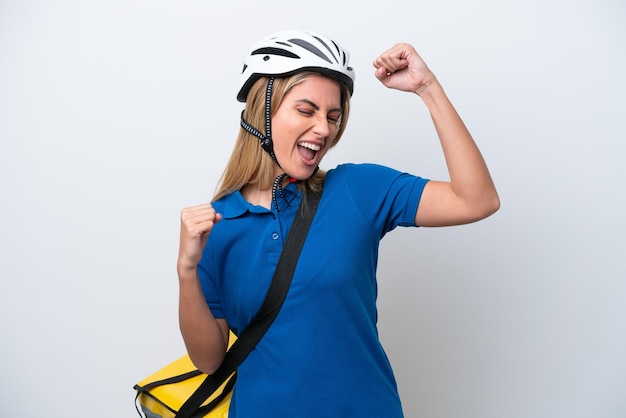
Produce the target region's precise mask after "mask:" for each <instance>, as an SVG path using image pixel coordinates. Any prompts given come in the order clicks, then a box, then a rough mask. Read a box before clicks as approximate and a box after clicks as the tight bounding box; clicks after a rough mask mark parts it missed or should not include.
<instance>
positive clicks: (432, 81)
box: [415, 73, 441, 98]
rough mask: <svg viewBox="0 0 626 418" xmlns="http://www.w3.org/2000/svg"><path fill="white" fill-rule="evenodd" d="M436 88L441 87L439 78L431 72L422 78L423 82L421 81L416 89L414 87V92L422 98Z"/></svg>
mask: <svg viewBox="0 0 626 418" xmlns="http://www.w3.org/2000/svg"><path fill="white" fill-rule="evenodd" d="M437 89H441V85H440V84H439V80H437V77H435V75H434V74H433V73H430V74H429V76H427V77H425V78H424V82H423V83H421V84H420V85H419V86H418V87H417V89H415V94H417V95H418V96H420V97H422V98H424V97H425V96H427V95H429V94H432V93H434V91H435V90H437Z"/></svg>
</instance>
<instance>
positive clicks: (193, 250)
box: [178, 203, 222, 272]
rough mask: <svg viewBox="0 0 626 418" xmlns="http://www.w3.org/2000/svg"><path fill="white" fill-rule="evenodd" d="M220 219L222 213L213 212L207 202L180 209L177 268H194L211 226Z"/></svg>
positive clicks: (200, 256) (211, 228) (200, 255)
mask: <svg viewBox="0 0 626 418" xmlns="http://www.w3.org/2000/svg"><path fill="white" fill-rule="evenodd" d="M221 220H222V215H221V214H219V213H217V212H215V209H213V206H211V204H209V203H207V204H204V205H199V206H193V207H190V208H185V209H183V210H182V212H181V215H180V248H179V252H178V269H179V272H180V270H181V269H183V270H193V269H196V268H197V266H198V263H199V262H200V259H201V258H202V252H203V251H204V247H205V246H206V242H207V240H208V238H209V234H210V233H211V231H212V230H213V226H215V224H216V223H218V222H219V221H221Z"/></svg>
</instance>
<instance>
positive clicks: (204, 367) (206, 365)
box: [191, 358, 223, 375]
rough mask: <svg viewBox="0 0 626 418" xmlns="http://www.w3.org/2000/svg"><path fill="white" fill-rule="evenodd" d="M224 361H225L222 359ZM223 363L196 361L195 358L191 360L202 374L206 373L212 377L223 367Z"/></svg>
mask: <svg viewBox="0 0 626 418" xmlns="http://www.w3.org/2000/svg"><path fill="white" fill-rule="evenodd" d="M222 361H223V359H222ZM222 361H220V362H216V361H196V360H194V359H193V358H192V359H191V362H192V363H193V365H194V366H196V368H197V369H198V370H200V371H201V372H202V373H206V374H208V375H211V374H213V373H215V372H216V371H217V369H219V368H220V366H221V365H222Z"/></svg>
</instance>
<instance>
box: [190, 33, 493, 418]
mask: <svg viewBox="0 0 626 418" xmlns="http://www.w3.org/2000/svg"><path fill="white" fill-rule="evenodd" d="M373 64H374V68H375V72H374V75H375V76H376V78H378V80H380V82H381V83H382V84H383V85H384V86H386V87H388V88H393V89H398V90H402V91H406V92H409V93H415V94H416V95H417V96H419V97H421V99H422V101H423V102H424V103H425V105H426V106H427V108H428V110H429V111H430V114H431V116H432V120H433V123H434V125H435V128H436V131H437V134H438V136H439V140H440V142H441V146H442V149H443V153H444V155H445V159H446V163H447V166H448V171H449V175H450V181H434V180H426V179H424V178H421V177H418V176H415V175H411V174H407V173H402V172H399V171H397V170H395V169H392V168H389V167H384V166H380V165H376V164H341V165H339V166H337V167H335V168H333V169H331V170H329V171H327V172H325V171H323V170H320V169H319V165H320V163H321V161H322V159H323V157H324V155H325V154H326V153H327V152H328V151H329V149H330V148H331V147H333V146H335V145H336V144H337V142H338V141H339V139H340V138H341V136H342V133H343V132H344V130H345V127H346V123H347V121H348V114H349V104H350V97H351V95H352V92H353V86H354V71H353V69H352V68H351V67H350V66H349V55H348V52H347V51H345V50H344V49H343V48H342V47H340V46H339V44H337V43H336V42H334V41H332V40H331V39H329V38H327V37H325V36H323V35H320V34H316V33H311V32H299V31H286V32H279V33H276V34H273V35H271V36H269V37H267V38H264V39H262V40H261V41H259V42H258V43H257V44H256V45H254V46H253V47H252V49H251V50H250V52H249V53H248V54H247V56H246V57H245V60H244V67H243V72H242V79H241V89H240V91H239V93H238V94H237V99H238V100H239V101H242V102H245V104H246V105H245V110H244V112H243V113H242V116H241V130H240V132H239V136H238V138H237V142H236V144H235V147H234V150H233V153H232V156H231V158H230V161H229V162H228V164H227V166H226V169H225V171H224V174H223V177H222V180H221V183H220V186H219V188H218V191H217V194H216V196H215V198H214V199H213V201H212V203H210V204H208V203H207V204H202V205H199V206H195V207H190V208H186V209H184V210H183V211H182V214H181V235H180V252H179V257H178V275H179V282H180V327H181V332H182V335H183V338H184V341H185V344H186V347H187V350H188V352H189V355H190V357H191V358H192V360H193V361H194V363H195V364H196V366H197V367H198V368H200V369H201V370H203V371H205V372H207V373H212V372H213V371H214V370H216V369H217V368H218V367H219V365H220V364H221V362H222V361H223V359H224V355H225V352H226V347H227V344H228V335H229V329H232V330H233V331H234V332H235V334H237V333H239V332H241V331H242V330H243V329H244V328H245V327H246V326H247V325H248V323H249V322H250V320H251V319H252V318H253V317H254V315H255V314H256V313H257V311H258V310H259V308H260V306H261V303H262V301H263V299H264V297H265V294H266V293H267V289H268V287H269V283H270V281H271V278H272V275H273V273H274V269H275V267H276V264H277V261H278V257H279V255H280V252H281V250H282V246H283V243H284V239H285V237H286V235H287V233H288V232H289V228H290V226H291V223H292V221H293V219H294V216H295V213H296V211H297V209H298V205H299V203H300V201H301V199H302V198H303V195H304V193H305V191H307V190H313V191H320V190H323V194H322V199H321V201H320V204H319V209H318V212H317V214H316V217H315V219H314V221H313V224H312V226H311V229H310V231H309V235H308V236H307V240H306V242H305V246H304V248H303V250H302V254H301V256H300V259H299V262H298V267H297V269H296V271H295V274H294V277H293V281H292V284H291V287H290V289H289V293H288V295H287V299H286V300H285V303H284V305H283V307H282V309H281V311H280V313H279V314H278V317H277V318H276V320H275V321H274V323H273V324H272V326H271V327H270V329H269V330H268V332H267V333H266V334H265V336H264V337H263V339H262V340H261V342H260V343H259V345H258V346H257V347H256V349H255V350H254V351H253V352H252V353H251V354H250V355H249V356H248V358H247V359H246V360H245V362H244V363H243V364H242V365H241V366H240V367H239V370H238V380H237V383H236V385H235V389H234V392H233V399H232V401H231V409H230V416H231V417H232V418H241V417H254V418H259V417H271V418H278V417H290V418H292V417H298V418H303V417H331V416H332V417H359V418H364V417H375V418H381V417H385V418H396V417H402V416H403V415H402V407H401V403H400V399H399V396H398V391H397V388H396V383H395V379H394V376H393V372H392V369H391V367H390V364H389V362H388V360H387V357H386V355H385V352H384V350H383V348H382V346H381V344H380V341H379V338H378V332H377V328H376V318H377V311H376V265H377V258H378V247H379V242H380V240H381V239H382V237H383V236H384V235H385V234H386V233H387V232H389V231H391V230H392V229H394V228H395V227H397V226H422V227H435V226H446V225H459V224H465V223H469V222H475V221H478V220H480V219H483V218H485V217H487V216H489V215H491V214H493V213H494V212H495V211H496V210H497V209H498V208H499V199H498V195H497V193H496V190H495V187H494V185H493V182H492V180H491V177H490V175H489V171H488V170H487V166H486V165H485V162H484V161H483V158H482V156H481V154H480V151H479V150H478V148H477V146H476V144H475V143H474V141H473V139H472V137H471V135H470V133H469V132H468V130H467V129H466V127H465V125H464V124H463V122H462V120H461V119H460V117H459V116H458V114H457V113H456V111H455V109H454V107H453V106H452V104H451V103H450V101H449V100H448V98H447V96H446V94H445V92H444V90H443V88H442V87H441V85H440V84H439V82H438V81H437V78H436V77H435V75H434V74H433V73H432V72H431V71H430V70H429V68H428V67H427V65H426V64H425V63H424V61H423V60H422V59H421V58H420V56H419V55H418V54H417V53H416V51H415V50H414V49H413V47H412V46H411V45H409V44H397V45H395V46H393V47H392V48H391V49H389V50H387V51H386V52H384V53H383V54H382V55H380V56H379V57H378V58H377V59H376V60H375V61H374V63H373Z"/></svg>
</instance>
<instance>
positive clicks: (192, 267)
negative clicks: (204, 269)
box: [176, 260, 198, 281]
mask: <svg viewBox="0 0 626 418" xmlns="http://www.w3.org/2000/svg"><path fill="white" fill-rule="evenodd" d="M176 272H177V273H178V278H179V280H180V281H188V280H195V279H197V278H198V265H197V264H189V263H184V262H182V261H181V260H178V263H177V265H176Z"/></svg>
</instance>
